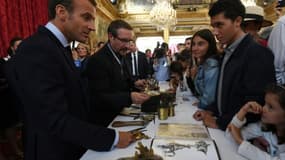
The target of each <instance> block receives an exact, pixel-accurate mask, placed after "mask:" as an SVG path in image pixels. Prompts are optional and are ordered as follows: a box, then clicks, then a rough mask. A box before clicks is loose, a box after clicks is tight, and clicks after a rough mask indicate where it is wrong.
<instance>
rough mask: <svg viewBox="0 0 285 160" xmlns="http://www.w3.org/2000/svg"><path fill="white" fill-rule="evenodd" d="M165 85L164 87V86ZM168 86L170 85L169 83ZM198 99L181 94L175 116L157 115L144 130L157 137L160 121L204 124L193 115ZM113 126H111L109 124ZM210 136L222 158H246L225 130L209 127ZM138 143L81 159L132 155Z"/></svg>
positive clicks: (146, 142) (111, 159)
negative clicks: (158, 116)
mask: <svg viewBox="0 0 285 160" xmlns="http://www.w3.org/2000/svg"><path fill="white" fill-rule="evenodd" d="M163 85H165V84H164V83H163V84H160V87H161V88H165V87H166V86H163ZM162 86H163V87H162ZM167 86H168V85H167ZM195 100H196V98H195V97H191V98H190V101H183V100H182V97H181V96H178V97H177V99H176V102H177V104H178V105H177V106H176V108H175V114H176V115H175V116H174V117H169V118H168V119H167V120H159V119H158V118H157V117H156V120H155V123H154V122H151V123H149V124H148V125H147V127H146V129H147V131H146V132H144V133H146V134H147V135H149V136H150V137H152V138H153V137H155V133H156V131H157V129H158V125H159V123H192V124H202V122H201V121H196V120H195V119H193V117H192V115H193V113H195V111H197V107H196V106H193V105H192V103H193V102H194V101H195ZM128 120H132V118H131V117H126V116H117V117H116V118H115V119H114V121H128ZM109 127H110V128H112V127H111V126H109ZM135 128H139V127H138V126H135V127H120V128H115V129H116V130H120V131H129V130H132V129H135ZM209 133H210V136H211V138H212V139H213V140H215V142H216V144H217V147H218V152H219V154H220V157H221V159H222V160H245V158H243V157H242V156H240V155H238V154H237V145H236V144H235V142H233V141H231V140H229V139H227V138H226V137H225V132H224V131H221V130H219V129H211V128H209ZM141 142H142V143H143V144H144V145H145V146H150V143H151V139H148V140H142V141H141ZM136 145H137V143H133V144H131V145H130V146H128V147H127V148H124V149H118V148H115V149H114V150H112V151H109V152H96V151H93V150H88V151H87V152H86V153H85V154H84V155H83V156H82V157H81V160H117V159H118V158H120V157H130V156H133V155H134V153H135V151H136V149H135V147H136Z"/></svg>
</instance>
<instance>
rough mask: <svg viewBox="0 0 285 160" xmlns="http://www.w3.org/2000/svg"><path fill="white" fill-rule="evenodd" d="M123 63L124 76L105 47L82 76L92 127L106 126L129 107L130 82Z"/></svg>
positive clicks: (91, 59)
mask: <svg viewBox="0 0 285 160" xmlns="http://www.w3.org/2000/svg"><path fill="white" fill-rule="evenodd" d="M118 57H119V58H122V59H124V57H120V56H119V55H118ZM122 63H123V70H124V74H121V67H120V64H119V63H118V62H117V61H116V59H115V57H114V56H113V54H112V52H111V50H110V49H109V48H108V45H107V44H106V45H105V46H104V47H103V48H102V49H100V50H99V51H98V52H97V53H96V54H94V55H92V56H91V57H90V58H89V60H88V63H87V66H86V70H85V71H84V75H85V76H86V77H87V78H88V83H89V87H90V88H89V93H90V105H91V106H90V110H91V114H92V117H90V118H91V121H92V122H93V123H95V124H100V125H104V126H108V124H109V123H110V122H111V121H112V120H113V119H114V118H115V117H116V116H117V115H118V114H119V112H120V111H121V110H122V108H123V107H128V106H130V104H131V96H130V94H131V87H132V85H131V84H132V81H131V77H130V76H129V70H128V68H127V67H126V65H125V64H126V63H124V62H122Z"/></svg>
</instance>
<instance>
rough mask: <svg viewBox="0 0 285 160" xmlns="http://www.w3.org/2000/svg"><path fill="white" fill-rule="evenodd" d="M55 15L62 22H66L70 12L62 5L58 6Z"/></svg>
mask: <svg viewBox="0 0 285 160" xmlns="http://www.w3.org/2000/svg"><path fill="white" fill-rule="evenodd" d="M55 13H56V17H58V18H59V19H60V20H62V21H64V20H65V19H66V18H67V16H68V11H67V9H66V8H65V7H64V6H63V5H62V4H58V5H56V6H55Z"/></svg>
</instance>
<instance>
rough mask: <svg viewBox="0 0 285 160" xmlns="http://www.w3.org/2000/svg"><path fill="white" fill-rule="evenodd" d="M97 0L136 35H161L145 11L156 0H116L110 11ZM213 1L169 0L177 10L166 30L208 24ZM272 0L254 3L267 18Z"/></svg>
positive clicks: (190, 29) (194, 28)
mask: <svg viewBox="0 0 285 160" xmlns="http://www.w3.org/2000/svg"><path fill="white" fill-rule="evenodd" d="M98 1H99V2H101V3H102V5H103V6H104V7H105V10H104V9H102V6H101V12H104V13H105V14H106V16H107V17H108V18H110V19H116V18H122V19H124V20H126V21H128V22H129V23H130V24H131V25H132V26H133V28H134V31H135V32H136V35H137V36H158V35H159V36H162V35H163V31H162V30H160V29H159V28H157V27H156V25H155V24H153V23H151V21H150V16H149V12H150V10H151V9H152V7H153V6H154V5H155V3H156V1H157V0H118V1H117V4H115V5H113V6H112V8H114V9H115V10H114V11H110V7H106V6H105V5H106V3H105V2H104V1H105V0H98ZM214 1H216V0H171V3H172V5H173V8H174V9H175V10H176V13H177V15H176V17H177V24H176V25H175V26H172V27H170V29H169V34H170V35H190V34H192V33H193V32H195V31H197V30H199V29H202V28H209V27H210V26H209V23H210V19H209V17H208V8H209V5H210V4H211V3H213V2H214ZM272 1H274V0H257V4H258V5H260V6H263V7H265V12H266V15H267V17H269V18H270V19H272V17H270V16H272V15H274V7H273V9H272V6H273V5H272ZM109 3H110V2H109ZM110 4H111V3H110ZM99 8H100V3H99ZM107 10H109V13H108V12H106V11H107Z"/></svg>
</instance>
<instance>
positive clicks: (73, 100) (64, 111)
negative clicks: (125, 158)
mask: <svg viewBox="0 0 285 160" xmlns="http://www.w3.org/2000/svg"><path fill="white" fill-rule="evenodd" d="M17 53H19V54H17V55H15V57H13V58H12V59H11V61H10V64H9V70H8V73H9V75H8V79H9V83H10V84H11V86H12V88H13V89H14V91H15V93H17V94H16V96H17V97H18V98H19V100H20V101H21V103H22V107H23V113H22V114H23V120H24V143H25V145H24V149H25V151H24V154H25V159H26V160H77V159H79V158H80V157H81V156H82V154H83V153H84V152H85V151H86V149H87V148H89V149H93V150H97V151H107V150H109V149H110V148H111V146H112V144H113V142H114V138H115V131H114V130H111V129H107V128H104V127H99V126H95V125H92V124H90V123H87V116H88V115H87V113H88V105H87V104H88V102H87V99H86V97H87V96H86V93H85V92H84V89H83V88H84V87H83V84H82V83H81V80H80V76H79V72H78V70H77V69H76V68H75V65H74V63H73V61H72V59H71V55H70V56H68V54H69V53H68V52H67V51H66V50H65V49H64V47H63V46H62V44H61V43H60V42H59V41H58V40H57V38H56V37H55V36H54V35H53V34H52V33H51V32H50V31H49V30H47V29H46V28H45V27H40V28H39V30H38V32H37V33H35V34H34V35H32V36H31V37H29V38H28V39H26V40H24V41H23V42H22V43H21V45H20V47H19V48H18V52H17Z"/></svg>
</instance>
